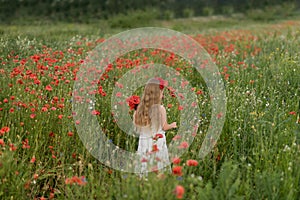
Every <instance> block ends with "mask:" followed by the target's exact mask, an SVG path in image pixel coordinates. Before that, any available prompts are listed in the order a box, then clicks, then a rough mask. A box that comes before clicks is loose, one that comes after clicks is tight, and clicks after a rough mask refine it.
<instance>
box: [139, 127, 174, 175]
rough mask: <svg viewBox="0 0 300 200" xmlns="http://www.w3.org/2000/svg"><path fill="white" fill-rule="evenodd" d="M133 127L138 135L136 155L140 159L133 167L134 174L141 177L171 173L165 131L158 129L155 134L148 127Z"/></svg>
mask: <svg viewBox="0 0 300 200" xmlns="http://www.w3.org/2000/svg"><path fill="white" fill-rule="evenodd" d="M135 126H136V127H137V133H138V134H139V144H138V149H137V154H138V157H139V159H140V161H139V162H138V163H137V165H136V167H135V172H136V173H139V174H140V175H141V176H142V175H147V174H148V172H162V171H168V170H169V171H170V172H171V168H170V161H169V153H168V148H167V142H166V136H165V131H163V130H162V129H161V128H160V129H159V131H158V132H157V133H153V131H152V130H151V128H150V125H148V126H138V125H135ZM157 134H158V135H157ZM155 136H160V137H161V138H158V137H156V139H155V138H154V137H155ZM155 146H156V147H157V148H156V147H155Z"/></svg>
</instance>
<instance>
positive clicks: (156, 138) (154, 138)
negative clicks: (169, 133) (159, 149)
mask: <svg viewBox="0 0 300 200" xmlns="http://www.w3.org/2000/svg"><path fill="white" fill-rule="evenodd" d="M163 137H164V136H163V134H161V133H157V134H156V135H155V136H154V137H153V140H158V139H159V138H163Z"/></svg>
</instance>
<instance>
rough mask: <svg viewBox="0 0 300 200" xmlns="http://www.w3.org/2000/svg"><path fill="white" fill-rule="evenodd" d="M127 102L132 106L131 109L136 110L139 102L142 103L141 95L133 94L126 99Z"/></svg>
mask: <svg viewBox="0 0 300 200" xmlns="http://www.w3.org/2000/svg"><path fill="white" fill-rule="evenodd" d="M126 102H127V104H128V106H129V108H130V110H136V109H137V107H138V105H139V103H140V97H139V96H136V95H133V96H131V97H128V98H127V99H126Z"/></svg>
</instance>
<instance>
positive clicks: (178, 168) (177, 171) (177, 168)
mask: <svg viewBox="0 0 300 200" xmlns="http://www.w3.org/2000/svg"><path fill="white" fill-rule="evenodd" d="M172 173H173V174H174V175H176V176H182V167H181V166H175V167H173V169H172Z"/></svg>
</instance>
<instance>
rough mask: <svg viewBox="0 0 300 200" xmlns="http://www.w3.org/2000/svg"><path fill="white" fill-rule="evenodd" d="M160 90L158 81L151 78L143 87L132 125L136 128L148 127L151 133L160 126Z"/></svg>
mask: <svg viewBox="0 0 300 200" xmlns="http://www.w3.org/2000/svg"><path fill="white" fill-rule="evenodd" d="M160 107H161V88H160V82H159V80H157V79H155V78H153V79H150V80H149V81H148V83H147V84H146V86H145V89H144V94H143V96H142V99H141V102H140V104H139V105H138V107H137V110H136V113H135V119H134V120H135V121H134V123H135V124H136V125H138V126H148V125H150V127H151V129H152V130H153V131H158V130H159V129H160V126H161V113H160Z"/></svg>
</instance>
